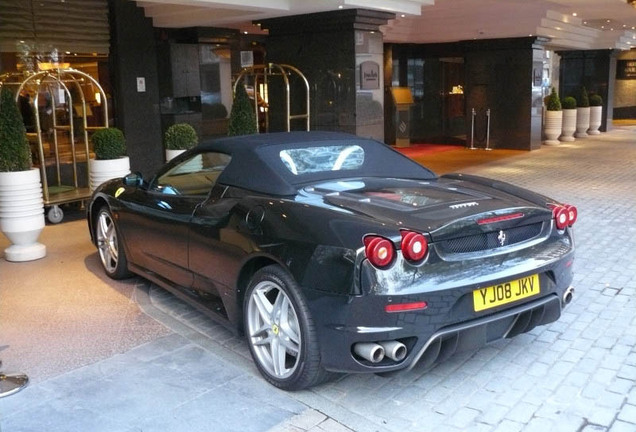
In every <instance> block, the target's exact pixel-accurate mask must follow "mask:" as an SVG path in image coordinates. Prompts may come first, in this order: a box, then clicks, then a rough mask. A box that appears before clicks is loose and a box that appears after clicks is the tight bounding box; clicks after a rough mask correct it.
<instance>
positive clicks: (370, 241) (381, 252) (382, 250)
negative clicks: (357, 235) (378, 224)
mask: <svg viewBox="0 0 636 432" xmlns="http://www.w3.org/2000/svg"><path fill="white" fill-rule="evenodd" d="M364 253H365V255H366V256H367V259H368V260H369V261H371V264H373V265H374V266H375V267H378V268H385V267H388V266H389V265H390V264H391V263H392V262H393V258H394V257H395V247H394V246H393V242H392V241H390V240H388V239H386V238H384V237H380V236H373V235H369V236H366V237H364Z"/></svg>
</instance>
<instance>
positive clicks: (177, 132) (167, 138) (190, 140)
mask: <svg viewBox="0 0 636 432" xmlns="http://www.w3.org/2000/svg"><path fill="white" fill-rule="evenodd" d="M163 142H164V145H165V147H166V161H169V160H170V159H172V158H173V157H175V156H178V155H179V154H181V153H183V152H184V151H186V150H188V149H191V148H192V147H194V146H196V145H197V143H198V142H199V137H197V132H196V131H195V130H194V128H193V127H192V126H190V125H189V124H188V123H175V124H173V125H172V126H170V127H169V128H168V129H167V130H166V133H165V134H164V136H163Z"/></svg>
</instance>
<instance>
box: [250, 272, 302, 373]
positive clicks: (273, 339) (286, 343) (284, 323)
mask: <svg viewBox="0 0 636 432" xmlns="http://www.w3.org/2000/svg"><path fill="white" fill-rule="evenodd" d="M246 321H247V322H246V324H247V327H248V328H247V334H248V338H249V341H250V344H251V345H252V347H253V351H254V354H255V357H256V359H257V361H258V362H259V364H260V365H261V366H262V368H263V369H264V370H265V371H266V372H267V373H268V374H269V375H271V376H272V377H275V378H277V379H285V378H288V377H290V376H291V375H292V374H293V373H294V372H295V371H296V369H297V367H298V365H299V362H300V349H301V344H302V340H301V332H300V324H299V321H298V315H297V313H296V310H295V309H294V305H293V303H292V301H291V300H290V298H289V296H288V295H287V294H286V293H285V291H284V290H283V289H282V288H281V287H280V286H279V285H278V284H276V283H275V282H272V281H269V280H265V281H261V282H259V283H258V284H257V285H256V286H255V287H254V289H253V290H252V292H251V295H250V299H249V303H248V306H247V320H246Z"/></svg>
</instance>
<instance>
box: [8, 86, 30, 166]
mask: <svg viewBox="0 0 636 432" xmlns="http://www.w3.org/2000/svg"><path fill="white" fill-rule="evenodd" d="M31 167H32V161H31V148H30V147H29V140H28V139H27V136H26V129H25V127H24V123H23V122H22V115H21V114H20V110H19V109H18V105H17V104H16V102H15V99H14V94H13V92H12V91H11V90H9V89H8V88H7V86H3V87H2V91H1V92H0V171H27V170H30V169H31Z"/></svg>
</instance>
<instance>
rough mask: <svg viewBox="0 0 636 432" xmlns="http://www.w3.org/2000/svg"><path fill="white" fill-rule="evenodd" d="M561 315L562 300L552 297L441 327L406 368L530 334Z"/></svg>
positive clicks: (434, 362) (436, 361) (431, 363)
mask: <svg viewBox="0 0 636 432" xmlns="http://www.w3.org/2000/svg"><path fill="white" fill-rule="evenodd" d="M560 316H561V300H560V299H559V297H558V296H557V295H554V294H553V295H550V296H547V297H544V298H542V299H539V300H536V301H534V302H531V303H527V304H524V305H522V306H518V307H515V308H512V309H509V310H506V311H503V312H499V313H497V314H494V315H491V316H487V317H483V318H478V319H475V320H473V321H469V322H465V323H461V324H457V325H452V326H448V327H445V328H442V329H440V330H439V331H437V332H435V334H433V335H432V336H431V337H430V338H429V339H428V340H427V341H426V342H425V343H424V344H423V346H422V347H421V348H419V350H417V349H416V350H414V351H415V353H414V354H413V358H412V360H411V362H410V364H409V365H408V366H407V369H411V368H413V367H414V366H415V365H416V364H420V366H421V367H424V368H427V367H431V366H433V365H434V364H436V363H439V362H441V361H443V360H445V359H447V358H448V357H449V356H451V355H453V354H455V353H458V352H463V351H468V350H472V349H476V348H479V347H481V346H483V345H485V344H487V343H490V342H494V341H496V340H499V339H503V338H508V337H514V336H517V335H519V334H521V333H526V332H529V331H530V330H532V329H533V328H535V327H536V326H538V325H543V324H549V323H551V322H554V321H556V320H557V319H559V317H560Z"/></svg>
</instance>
